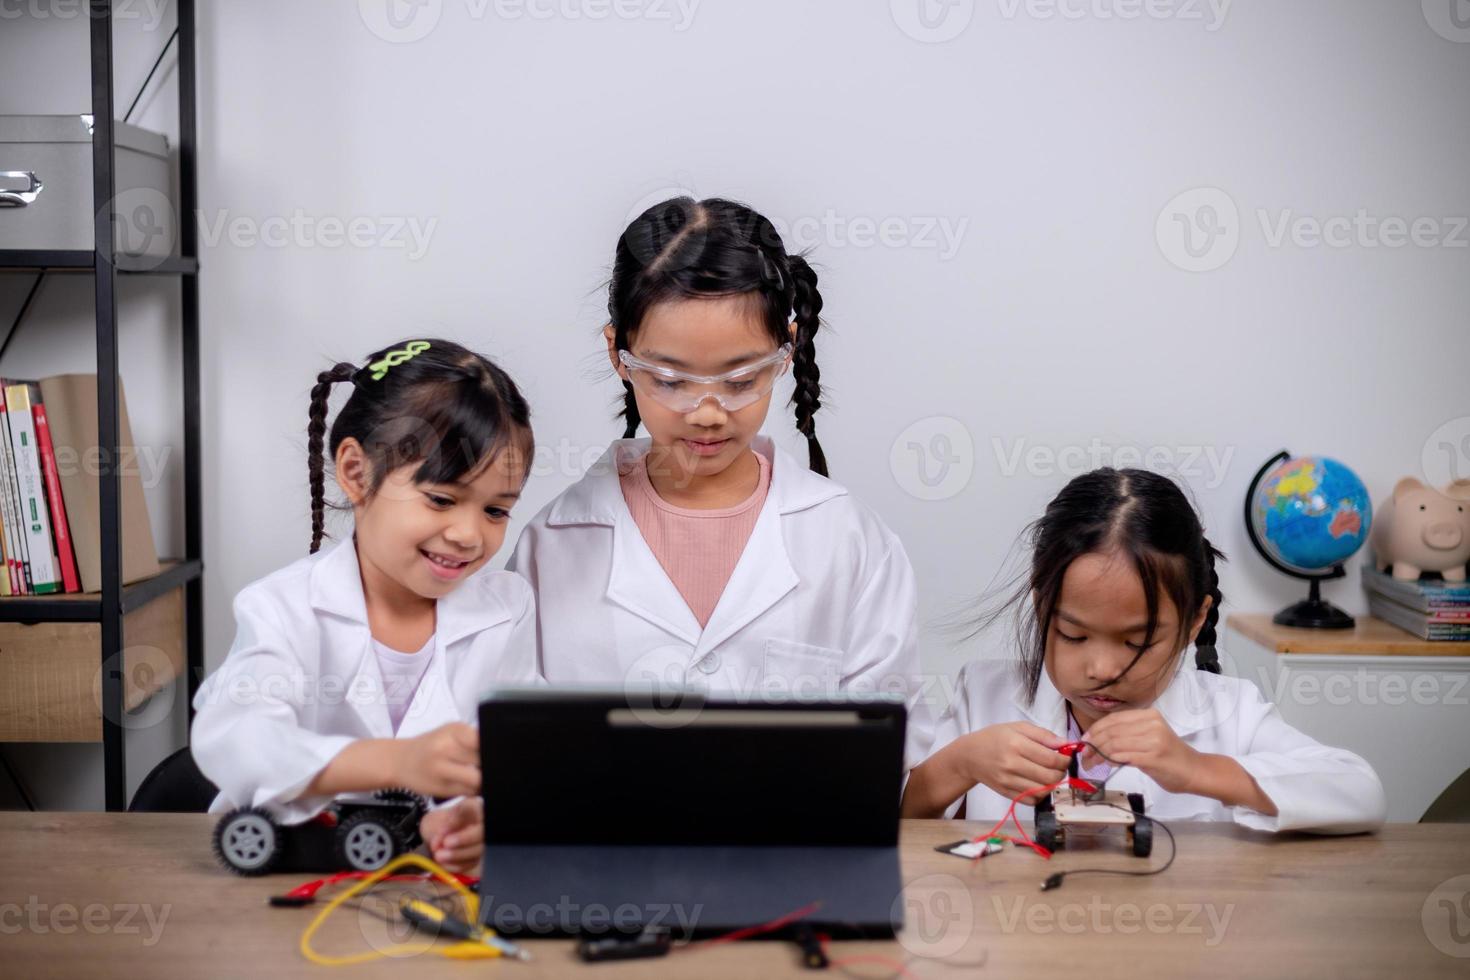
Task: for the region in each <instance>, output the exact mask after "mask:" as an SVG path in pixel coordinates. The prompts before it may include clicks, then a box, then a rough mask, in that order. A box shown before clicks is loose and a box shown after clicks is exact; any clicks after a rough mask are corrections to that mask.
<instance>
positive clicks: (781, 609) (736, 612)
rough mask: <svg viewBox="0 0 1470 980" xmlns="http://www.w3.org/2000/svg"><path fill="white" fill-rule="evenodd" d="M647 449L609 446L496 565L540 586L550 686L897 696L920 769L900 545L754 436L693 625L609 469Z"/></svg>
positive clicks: (834, 489) (924, 730)
mask: <svg viewBox="0 0 1470 980" xmlns="http://www.w3.org/2000/svg"><path fill="white" fill-rule="evenodd" d="M649 445H650V441H649V440H648V439H623V440H618V441H616V442H614V443H613V444H612V446H611V447H609V449H608V451H607V453H605V454H604V455H603V457H602V458H601V459H600V460H599V461H598V462H597V464H596V465H594V466H593V467H592V469H591V470H590V471H589V472H588V473H587V474H586V475H585V476H584V477H583V478H582V479H581V480H580V481H578V482H577V483H576V484H574V485H573V486H571V487H570V488H568V489H567V490H566V491H565V492H564V493H562V494H561V495H560V496H558V497H557V498H556V499H555V500H553V501H552V502H551V503H550V504H548V505H547V506H546V507H545V508H544V509H542V511H541V512H540V513H539V514H537V515H536V517H535V518H534V519H533V520H532V521H531V523H530V524H529V525H527V527H526V529H525V530H524V531H523V532H522V534H521V537H520V540H519V542H518V543H517V544H516V549H515V554H514V555H513V557H512V558H511V561H510V563H509V565H508V566H507V567H509V568H513V569H515V570H516V571H518V572H520V573H521V574H522V575H524V576H526V578H527V579H529V580H530V582H531V584H532V586H533V587H534V588H535V590H536V597H537V598H536V603H537V609H538V611H537V625H538V643H539V647H540V652H541V669H542V672H543V676H544V677H545V679H546V680H547V681H549V682H550V683H552V684H558V685H580V686H597V687H604V688H606V687H614V688H621V689H628V688H629V687H631V688H633V689H637V688H638V687H640V685H641V684H643V683H644V682H645V681H649V682H650V686H657V685H666V684H667V685H671V686H687V687H694V688H698V689H702V690H706V691H708V692H710V693H711V694H733V695H735V696H739V697H745V698H752V699H753V698H759V697H761V696H766V697H773V698H789V699H793V700H794V699H797V698H802V697H806V698H816V697H821V696H824V695H827V694H835V693H837V692H839V691H841V692H845V693H848V694H852V695H868V696H872V695H875V694H892V695H896V696H898V697H901V698H903V699H905V700H906V701H907V702H908V703H909V721H908V737H907V740H906V742H907V745H906V752H905V757H906V761H907V764H908V765H909V766H912V765H914V764H915V763H917V762H918V760H920V759H922V758H923V752H924V749H925V748H926V747H927V745H928V742H929V738H930V735H931V732H932V729H933V722H932V715H931V713H930V712H929V711H928V710H927V708H926V706H924V705H919V704H916V703H915V701H916V699H917V695H918V692H919V686H920V685H919V682H918V672H919V653H918V635H917V626H916V606H917V590H916V586H915V582H914V573H913V569H912V567H911V566H910V565H909V560H908V556H907V555H906V554H905V553H904V549H903V545H902V544H901V543H900V542H899V540H898V538H897V537H896V536H895V535H894V534H893V533H892V532H891V531H889V530H888V528H887V527H885V526H884V524H883V522H882V521H881V520H879V518H878V516H877V515H876V514H875V513H873V511H871V510H869V509H868V508H867V507H865V506H863V505H862V504H861V503H859V502H858V501H857V500H855V499H854V498H853V497H852V496H850V495H849V494H848V492H847V490H846V489H844V488H843V487H842V486H841V485H839V484H837V483H835V482H833V481H832V480H829V479H827V478H826V477H823V476H819V475H817V474H815V473H812V472H811V471H810V470H809V469H807V468H806V467H805V466H802V465H800V464H799V463H797V461H796V460H794V459H793V458H792V457H791V456H790V455H789V454H787V453H785V452H783V451H781V450H780V449H778V448H776V447H775V445H774V444H773V443H772V442H771V440H770V439H769V438H766V437H764V436H762V437H757V439H756V440H755V442H754V444H753V448H754V449H755V450H756V451H757V452H760V453H762V454H763V455H765V456H766V458H767V459H769V460H770V461H771V483H770V489H769V491H768V493H767V496H766V500H765V503H764V505H763V506H762V508H761V512H760V514H759V516H758V517H757V519H756V523H755V527H754V529H753V530H752V531H751V535H750V538H749V540H748V541H747V542H746V545H745V550H744V551H743V552H742V553H741V555H740V560H739V562H738V563H737V564H736V566H735V570H734V572H733V573H732V574H731V576H730V580H729V582H728V584H727V585H726V586H725V591H724V592H723V594H721V596H720V599H719V603H718V604H717V605H716V607H715V610H714V612H713V613H712V614H711V616H710V619H709V622H708V624H707V625H706V626H705V627H704V628H703V629H701V628H700V625H699V621H698V620H697V619H695V617H694V613H693V612H691V611H690V609H689V605H688V603H686V602H685V601H684V598H683V596H681V595H680V594H679V591H678V589H677V588H675V586H674V583H673V582H672V581H670V579H669V577H668V575H667V574H666V573H665V572H664V570H663V567H662V566H661V565H660V564H659V562H658V559H657V558H656V557H655V556H654V554H653V552H652V551H651V550H650V549H649V547H648V543H647V542H646V541H645V540H644V538H643V535H642V533H641V532H640V531H639V530H638V525H637V524H636V523H635V522H634V520H633V516H632V514H631V513H630V512H629V510H628V506H627V503H626V502H625V501H624V499H623V492H622V488H621V486H620V484H619V480H618V468H619V466H622V465H625V464H626V463H627V462H629V461H631V460H633V459H635V458H637V457H639V456H642V455H644V454H645V453H647V452H648V449H649Z"/></svg>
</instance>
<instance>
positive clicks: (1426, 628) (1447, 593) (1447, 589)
mask: <svg viewBox="0 0 1470 980" xmlns="http://www.w3.org/2000/svg"><path fill="white" fill-rule="evenodd" d="M1363 591H1365V592H1367V593H1368V611H1369V612H1370V613H1372V614H1373V615H1374V616H1377V617H1378V618H1379V619H1381V620H1383V621H1384V622H1386V623H1392V624H1393V625H1395V626H1397V627H1398V628H1399V629H1401V630H1407V631H1409V632H1410V633H1413V634H1414V635H1415V636H1418V637H1421V638H1422V639H1425V640H1470V583H1466V582H1446V581H1444V580H1442V579H1420V580H1418V581H1416V582H1411V581H1408V580H1407V579H1398V578H1394V577H1393V576H1391V575H1389V574H1388V573H1387V572H1382V571H1379V570H1378V568H1377V567H1375V566H1374V565H1372V564H1367V565H1364V566H1363Z"/></svg>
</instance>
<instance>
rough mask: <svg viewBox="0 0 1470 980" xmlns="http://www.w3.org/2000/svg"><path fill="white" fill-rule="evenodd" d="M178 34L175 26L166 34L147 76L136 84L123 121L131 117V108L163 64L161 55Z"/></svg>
mask: <svg viewBox="0 0 1470 980" xmlns="http://www.w3.org/2000/svg"><path fill="white" fill-rule="evenodd" d="M178 36H179V29H178V28H177V27H175V28H174V32H173V33H172V34H170V35H169V36H168V40H167V41H164V42H163V50H162V51H160V52H158V58H157V59H156V60H154V62H153V67H152V68H150V69H148V77H147V78H145V79H143V84H142V85H140V86H138V94H137V95H135V96H133V104H132V105H130V106H128V111H127V112H126V113H124V114H123V122H127V121H128V120H129V119H131V118H133V110H134V109H136V108H138V100H139V99H141V98H142V97H143V93H144V92H146V91H148V83H149V82H151V81H153V73H154V72H156V71H158V66H159V65H161V64H163V56H164V55H166V54H168V47H169V45H171V44H173V43H174V39H175V38H177V37H178Z"/></svg>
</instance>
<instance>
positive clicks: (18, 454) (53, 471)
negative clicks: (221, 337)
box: [0, 374, 159, 596]
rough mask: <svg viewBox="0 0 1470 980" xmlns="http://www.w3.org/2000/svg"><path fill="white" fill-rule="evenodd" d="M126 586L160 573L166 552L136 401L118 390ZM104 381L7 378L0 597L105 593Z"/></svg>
mask: <svg viewBox="0 0 1470 980" xmlns="http://www.w3.org/2000/svg"><path fill="white" fill-rule="evenodd" d="M118 408H119V416H118V426H119V430H120V438H119V442H120V443H121V444H122V445H121V451H120V452H119V455H118V464H119V469H120V470H121V473H122V528H123V529H124V530H123V532H122V534H123V543H122V558H123V582H124V583H129V582H136V581H137V580H139V579H143V578H147V577H148V576H150V575H156V574H157V573H158V571H159V566H158V554H157V552H156V551H155V550H154V545H153V530H152V527H151V526H150V524H149V520H148V508H147V506H146V504H145V502H144V499H143V479H142V475H141V472H140V469H139V466H138V461H137V452H136V449H135V447H134V446H133V435H132V430H131V427H130V426H129V425H128V410H127V402H126V400H125V399H124V398H123V397H122V388H121V384H120V383H119V388H118ZM104 462H105V461H104V459H103V454H102V451H101V448H100V446H99V440H98V433H97V377H96V375H91V374H63V375H58V376H57V377H54V378H45V379H43V380H41V381H13V380H7V379H0V524H3V533H0V553H3V557H4V560H5V573H4V574H3V575H0V596H29V595H55V594H58V593H65V592H100V591H102V533H101V528H102V523H101V509H102V508H101V502H100V497H99V492H98V482H97V477H98V474H99V473H100V472H101V470H102V468H103V464H104Z"/></svg>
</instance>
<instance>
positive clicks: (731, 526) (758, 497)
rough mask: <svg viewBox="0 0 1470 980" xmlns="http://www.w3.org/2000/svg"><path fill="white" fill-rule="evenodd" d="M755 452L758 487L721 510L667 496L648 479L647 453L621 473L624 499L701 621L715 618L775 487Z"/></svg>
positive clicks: (703, 623) (763, 460) (762, 459)
mask: <svg viewBox="0 0 1470 980" xmlns="http://www.w3.org/2000/svg"><path fill="white" fill-rule="evenodd" d="M755 458H756V459H757V460H759V461H760V467H761V472H760V478H759V479H758V480H757V481H756V485H755V492H754V493H752V494H751V495H750V496H749V497H747V498H746V499H745V500H744V501H743V502H741V503H738V504H736V505H735V506H734V507H722V508H720V509H719V510H691V509H689V508H685V507H675V506H674V505H673V504H670V503H669V502H668V501H666V500H664V499H663V498H662V497H660V496H659V495H658V491H657V490H655V489H654V488H653V484H652V483H651V482H650V481H649V479H648V465H647V459H648V458H647V456H643V457H640V458H639V459H638V460H637V461H636V462H635V463H634V465H633V466H631V467H629V468H628V470H627V471H626V472H623V473H620V474H619V482H620V483H621V484H622V488H623V499H624V500H625V501H627V503H628V510H629V511H630V512H631V513H632V515H633V521H634V523H635V524H637V525H638V530H639V531H641V532H642V533H643V540H644V541H646V542H648V547H649V550H651V551H652V552H653V555H654V557H655V558H657V559H658V563H659V564H660V565H661V566H663V570H664V572H665V573H666V574H667V575H668V576H669V581H671V582H673V583H674V587H675V588H676V589H678V590H679V595H681V596H683V597H684V601H685V602H687V603H688V604H689V609H690V611H691V612H693V613H694V618H695V619H697V620H699V625H700V626H701V627H702V626H706V625H708V624H709V618H710V616H711V615H713V614H714V611H715V606H716V605H718V604H719V601H720V595H721V594H722V593H723V592H724V591H725V585H726V583H728V582H729V581H730V576H731V575H732V574H733V573H734V571H735V566H736V564H737V563H738V562H739V561H740V554H741V552H743V551H744V550H745V542H746V541H748V540H750V532H751V531H753V530H755V522H756V519H757V518H759V517H760V513H761V505H762V504H764V503H765V500H766V491H768V490H769V489H770V487H771V462H770V460H768V459H766V457H765V456H763V455H761V454H760V453H756V454H755Z"/></svg>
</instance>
